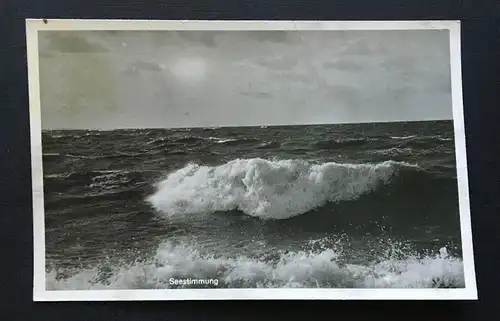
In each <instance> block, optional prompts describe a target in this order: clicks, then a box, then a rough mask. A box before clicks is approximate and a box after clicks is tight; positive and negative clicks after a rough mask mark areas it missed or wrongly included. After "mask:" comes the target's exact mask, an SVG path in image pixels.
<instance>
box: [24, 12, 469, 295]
mask: <svg viewBox="0 0 500 321" xmlns="http://www.w3.org/2000/svg"><path fill="white" fill-rule="evenodd" d="M27 44H28V66H29V81H30V88H29V90H30V117H31V137H32V141H31V150H32V174H33V204H34V205H33V206H34V208H33V212H34V217H33V220H34V235H35V262H34V264H35V269H34V272H35V275H34V300H37V301H68V300H70V301H71V300H73V301H79V300H82V301H88V300H194V299H477V293H476V281H475V275H474V262H473V253H472V235H471V224H470V210H469V199H468V179H467V161H466V149H465V130H464V118H463V117H464V116H463V107H462V93H461V73H460V68H461V66H460V59H461V58H460V24H459V22H455V21H435V22H426V21H420V22H417V21H414V22H383V21H381V22H368V21H365V22H333V21H331V22H321V21H316V22H312V21H310V22H305V21H304V22H298V21H295V22H294V21H280V22H277V21H276V22H273V21H252V22H251V21H232V22H229V21H212V22H211V21H126V20H122V21H112V20H110V21H106V20H50V19H49V20H48V21H47V22H43V21H42V20H27Z"/></svg>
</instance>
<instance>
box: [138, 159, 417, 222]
mask: <svg viewBox="0 0 500 321" xmlns="http://www.w3.org/2000/svg"><path fill="white" fill-rule="evenodd" d="M411 166H412V165H409V164H406V163H399V162H394V161H386V162H383V163H378V164H339V163H323V164H312V163H309V162H306V161H301V160H275V161H271V160H265V159H261V158H252V159H236V160H232V161H230V162H228V163H226V164H223V165H221V166H215V167H211V166H201V165H197V164H188V165H187V166H185V167H184V168H182V169H179V170H177V171H174V172H172V173H170V174H169V175H168V176H167V177H166V178H165V179H164V180H163V181H162V182H161V183H159V184H158V186H157V188H158V189H157V191H156V193H155V194H153V195H152V196H150V197H149V198H148V201H149V202H150V203H151V204H152V206H153V207H154V208H155V209H156V210H158V211H160V212H162V213H164V214H165V215H167V216H174V215H185V214H196V213H212V212H217V211H230V210H240V211H242V212H244V213H246V214H248V215H251V216H255V217H260V218H263V219H286V218H289V217H293V216H296V215H300V214H303V213H305V212H307V211H309V210H312V209H315V208H317V207H320V206H323V205H325V204H326V203H327V202H338V201H345V200H353V199H356V198H358V197H360V196H361V195H363V194H365V193H368V192H371V191H374V190H375V189H376V188H377V187H378V186H380V185H384V184H387V183H388V182H389V181H390V179H391V177H393V176H394V175H397V172H398V170H399V169H400V168H401V167H411Z"/></svg>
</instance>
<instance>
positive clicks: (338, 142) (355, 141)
mask: <svg viewBox="0 0 500 321" xmlns="http://www.w3.org/2000/svg"><path fill="white" fill-rule="evenodd" d="M368 142H370V139H367V138H344V139H328V140H323V141H318V142H315V143H313V144H312V145H313V146H314V147H315V148H320V149H337V148H341V147H344V148H345V147H359V146H363V145H365V144H366V143H368Z"/></svg>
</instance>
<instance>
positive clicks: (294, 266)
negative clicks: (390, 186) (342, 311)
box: [46, 243, 464, 290]
mask: <svg viewBox="0 0 500 321" xmlns="http://www.w3.org/2000/svg"><path fill="white" fill-rule="evenodd" d="M278 254H279V256H278V258H277V259H276V260H265V259H259V258H250V257H246V256H238V257H216V256H214V255H211V254H204V253H202V252H201V251H199V250H197V249H196V248H194V247H190V246H181V245H178V246H173V245H172V244H170V243H165V244H163V245H162V246H160V247H159V249H158V250H157V253H156V256H155V257H154V259H153V260H151V261H149V262H140V263H134V264H130V265H124V266H120V267H112V268H110V269H108V270H106V269H102V268H101V269H100V268H94V269H87V270H81V271H79V272H77V273H76V274H74V275H72V276H71V277H68V278H59V277H58V275H57V272H56V271H54V270H52V271H50V272H48V273H47V281H46V286H47V289H48V290H63V289H65V290H84V289H148V288H149V289H162V288H170V287H172V284H171V283H170V280H171V278H176V279H184V278H191V279H218V280H219V287H229V288H231V287H265V288H275V287H337V288H431V287H463V286H464V278H463V263H462V260H461V259H458V258H453V257H450V256H449V255H448V254H447V253H446V250H445V249H442V250H441V253H439V254H436V255H434V256H427V257H424V258H417V257H407V258H405V259H401V258H400V259H393V258H387V259H384V260H381V261H379V262H376V263H373V264H368V265H356V264H348V265H344V264H338V263H337V262H338V258H339V254H338V253H337V252H336V251H335V250H333V249H324V250H320V251H316V252H312V251H310V252H306V251H303V252H287V253H278ZM103 271H104V272H103Z"/></svg>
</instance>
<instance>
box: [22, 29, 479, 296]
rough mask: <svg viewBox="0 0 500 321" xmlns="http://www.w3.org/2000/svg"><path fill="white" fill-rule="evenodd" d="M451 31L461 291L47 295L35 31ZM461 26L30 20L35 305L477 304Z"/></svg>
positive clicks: (56, 292) (175, 291)
mask: <svg viewBox="0 0 500 321" xmlns="http://www.w3.org/2000/svg"><path fill="white" fill-rule="evenodd" d="M433 29H440V30H449V31H450V64H451V78H452V79H451V80H452V99H453V121H454V131H455V146H456V147H455V148H456V158H457V175H458V190H459V207H460V225H461V237H462V248H463V266H464V274H465V275H464V277H465V288H462V289H329V288H328V289H327V288H321V289H165V290H72V291H59V290H54V291H48V290H46V285H45V282H46V280H45V278H46V275H45V223H44V198H43V169H42V150H41V148H42V142H41V113H40V86H39V85H40V84H39V52H38V31H42V30H67V31H76V30H87V31H91V30H96V31H97V30H128V31H132V30H136V31H147V30H149V31H151V30H433ZM460 37H461V35H460V22H459V21H201V20H196V21H194V20H192V21H187V20H77V19H76V20H73V19H71V20H69V19H68V20H66V19H48V20H45V21H44V20H42V19H27V20H26V41H27V59H28V81H29V104H30V106H29V111H30V129H31V161H32V184H33V187H32V188H33V197H32V199H33V233H34V276H33V280H34V284H33V300H34V301H139V300H141V301H152V300H254V299H267V300H274V299H278V300H348V299H360V300H370V299H378V300H476V299H477V288H476V276H475V268H474V257H473V244H472V227H471V218H470V205H469V185H468V173H467V157H466V142H465V124H464V113H463V101H462V72H461V48H460Z"/></svg>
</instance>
